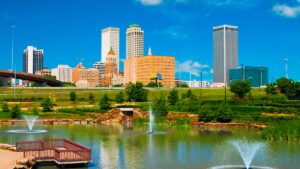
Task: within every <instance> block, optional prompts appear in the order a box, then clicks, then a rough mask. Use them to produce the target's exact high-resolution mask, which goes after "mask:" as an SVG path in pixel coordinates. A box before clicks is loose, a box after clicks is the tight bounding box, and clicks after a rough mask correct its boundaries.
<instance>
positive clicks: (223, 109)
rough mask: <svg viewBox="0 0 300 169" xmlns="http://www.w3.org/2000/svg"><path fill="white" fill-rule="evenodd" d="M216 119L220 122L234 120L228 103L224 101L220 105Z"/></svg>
mask: <svg viewBox="0 0 300 169" xmlns="http://www.w3.org/2000/svg"><path fill="white" fill-rule="evenodd" d="M216 120H217V122H220V123H229V122H231V121H232V120H233V114H232V111H231V109H230V107H229V106H228V105H227V104H226V103H223V104H222V105H221V106H220V107H219V109H218V111H217V119H216Z"/></svg>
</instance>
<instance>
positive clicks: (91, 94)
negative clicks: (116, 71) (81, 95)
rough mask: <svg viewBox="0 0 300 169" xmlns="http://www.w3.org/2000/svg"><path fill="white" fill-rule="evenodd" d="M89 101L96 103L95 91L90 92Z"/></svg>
mask: <svg viewBox="0 0 300 169" xmlns="http://www.w3.org/2000/svg"><path fill="white" fill-rule="evenodd" d="M89 102H90V104H92V103H95V97H94V95H93V93H90V94H89Z"/></svg>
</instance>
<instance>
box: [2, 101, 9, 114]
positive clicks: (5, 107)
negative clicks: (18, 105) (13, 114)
mask: <svg viewBox="0 0 300 169" xmlns="http://www.w3.org/2000/svg"><path fill="white" fill-rule="evenodd" d="M2 112H9V108H8V104H7V103H6V102H4V103H3V104H2Z"/></svg>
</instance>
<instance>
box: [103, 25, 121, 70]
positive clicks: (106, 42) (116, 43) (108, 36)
mask: <svg viewBox="0 0 300 169" xmlns="http://www.w3.org/2000/svg"><path fill="white" fill-rule="evenodd" d="M101 39H102V40H101V61H102V62H104V63H105V61H106V56H107V54H108V52H109V50H110V49H111V48H112V49H113V50H114V51H115V53H116V55H117V63H118V70H119V60H120V29H119V28H106V29H103V30H102V34H101Z"/></svg>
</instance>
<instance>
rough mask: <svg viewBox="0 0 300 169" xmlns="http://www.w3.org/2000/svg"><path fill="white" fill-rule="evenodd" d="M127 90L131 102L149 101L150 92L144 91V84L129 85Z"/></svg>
mask: <svg viewBox="0 0 300 169" xmlns="http://www.w3.org/2000/svg"><path fill="white" fill-rule="evenodd" d="M125 89H126V93H127V95H128V100H129V101H136V102H145V101H147V96H148V91H147V90H146V89H143V83H141V82H137V83H136V84H134V83H128V84H127V86H126V88H125Z"/></svg>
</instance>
